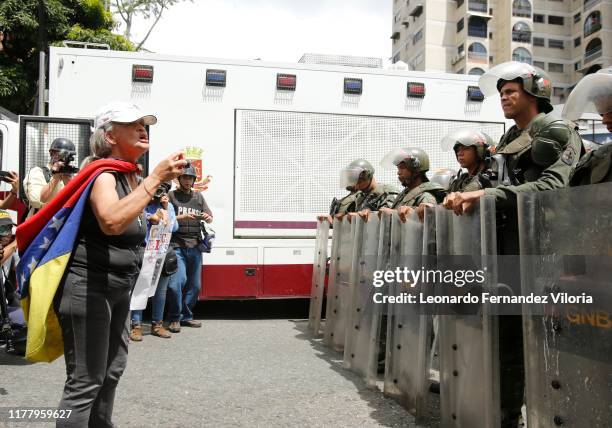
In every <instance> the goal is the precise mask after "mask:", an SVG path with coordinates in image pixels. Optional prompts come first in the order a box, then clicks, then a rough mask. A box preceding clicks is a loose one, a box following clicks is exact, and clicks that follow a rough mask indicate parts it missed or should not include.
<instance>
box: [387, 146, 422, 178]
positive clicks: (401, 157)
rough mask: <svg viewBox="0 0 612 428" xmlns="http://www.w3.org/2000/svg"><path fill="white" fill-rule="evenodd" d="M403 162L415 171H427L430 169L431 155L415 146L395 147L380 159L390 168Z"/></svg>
mask: <svg viewBox="0 0 612 428" xmlns="http://www.w3.org/2000/svg"><path fill="white" fill-rule="evenodd" d="M401 163H403V164H404V165H405V166H406V168H408V169H409V170H411V171H413V172H421V173H425V172H427V171H428V170H429V156H427V153H425V151H424V150H421V149H418V148H414V147H407V148H403V149H393V150H391V151H390V152H389V153H387V154H386V155H385V157H384V158H383V159H382V161H380V165H381V166H382V167H383V168H385V169H390V170H394V169H395V168H397V166H399V164H401Z"/></svg>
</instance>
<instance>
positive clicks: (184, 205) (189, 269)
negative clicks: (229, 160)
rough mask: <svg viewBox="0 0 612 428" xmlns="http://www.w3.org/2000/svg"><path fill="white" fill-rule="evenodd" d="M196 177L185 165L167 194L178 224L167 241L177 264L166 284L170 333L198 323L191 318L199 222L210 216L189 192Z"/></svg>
mask: <svg viewBox="0 0 612 428" xmlns="http://www.w3.org/2000/svg"><path fill="white" fill-rule="evenodd" d="M196 177H197V174H196V171H195V169H194V168H193V167H192V166H190V167H187V168H185V170H184V171H183V174H181V176H180V177H179V179H178V181H179V187H178V188H177V189H176V190H173V191H172V192H170V193H169V194H168V197H169V198H170V202H171V203H172V205H173V206H174V210H175V212H176V220H177V221H178V224H179V228H178V230H177V231H176V232H175V233H173V234H172V240H171V241H170V242H171V244H172V247H173V248H174V249H175V251H176V260H177V264H178V270H177V271H176V272H175V273H174V274H173V275H172V278H170V283H169V284H168V321H169V322H170V324H169V326H168V330H170V331H171V332H172V333H178V332H180V331H181V325H183V326H186V327H201V326H202V323H200V322H199V321H196V320H194V319H193V312H192V311H193V307H194V306H195V304H196V302H197V301H198V294H199V293H200V288H201V285H202V252H201V251H200V250H199V249H198V243H199V238H200V221H205V222H206V223H210V222H212V220H213V217H212V212H211V211H210V208H208V204H207V203H206V201H205V200H204V196H202V194H201V193H200V192H194V191H193V183H194V182H195V180H196ZM183 291H184V293H183Z"/></svg>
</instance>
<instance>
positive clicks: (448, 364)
mask: <svg viewBox="0 0 612 428" xmlns="http://www.w3.org/2000/svg"><path fill="white" fill-rule="evenodd" d="M495 224H496V218H495V201H494V200H493V199H492V198H483V201H482V202H481V204H480V206H479V207H477V209H476V210H475V212H474V213H472V214H467V215H462V216H455V215H454V214H453V212H452V211H449V210H446V209H444V208H442V207H437V208H436V246H437V254H438V269H450V270H453V269H455V270H456V269H457V267H459V268H461V269H466V268H469V267H470V266H466V263H467V264H470V263H472V262H473V263H472V264H473V266H474V267H476V266H483V264H487V265H488V266H487V270H488V272H487V283H489V284H488V285H492V284H495V282H494V281H496V272H495V267H496V264H495V263H492V262H490V261H484V260H485V259H490V258H483V257H482V256H483V255H485V256H486V255H493V254H496V251H497V248H496V239H495ZM458 256H465V257H460V258H458ZM470 260H472V262H470ZM466 261H467V262H466ZM483 262H484V263H483ZM454 263H459V265H460V266H453V264H454ZM486 285H487V284H486V283H485V287H486ZM466 291H467V290H466ZM448 292H449V293H457V292H459V293H461V290H458V289H457V288H455V287H449V288H448ZM471 292H474V291H473V290H471ZM462 305H463V304H460V305H458V306H457V307H456V310H457V312H456V313H451V314H444V315H440V316H439V317H438V318H439V350H440V410H441V423H442V426H445V427H474V428H476V427H493V426H500V404H499V367H498V361H499V351H498V349H499V348H498V345H497V341H496V339H497V333H496V332H497V317H495V316H492V315H489V313H488V310H487V308H485V307H483V305H481V304H474V305H473V307H472V306H470V307H467V308H466V307H462Z"/></svg>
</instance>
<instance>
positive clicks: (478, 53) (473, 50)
mask: <svg viewBox="0 0 612 428" xmlns="http://www.w3.org/2000/svg"><path fill="white" fill-rule="evenodd" d="M468 59H469V60H470V61H474V62H484V63H486V62H487V48H486V47H485V46H484V45H483V44H482V43H478V42H476V43H472V44H471V45H470V46H469V47H468Z"/></svg>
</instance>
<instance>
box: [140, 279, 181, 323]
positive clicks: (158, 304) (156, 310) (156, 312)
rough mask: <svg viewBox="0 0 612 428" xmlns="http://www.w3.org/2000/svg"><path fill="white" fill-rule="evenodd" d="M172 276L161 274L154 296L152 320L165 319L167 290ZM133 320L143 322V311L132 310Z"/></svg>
mask: <svg viewBox="0 0 612 428" xmlns="http://www.w3.org/2000/svg"><path fill="white" fill-rule="evenodd" d="M170 278H172V275H170V276H164V275H161V276H160V277H159V282H158V283H157V289H156V290H155V295H154V296H153V307H152V308H151V311H152V312H151V321H152V322H158V321H163V319H164V306H166V291H168V282H170ZM132 322H133V323H136V324H140V323H141V322H142V311H132Z"/></svg>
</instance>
